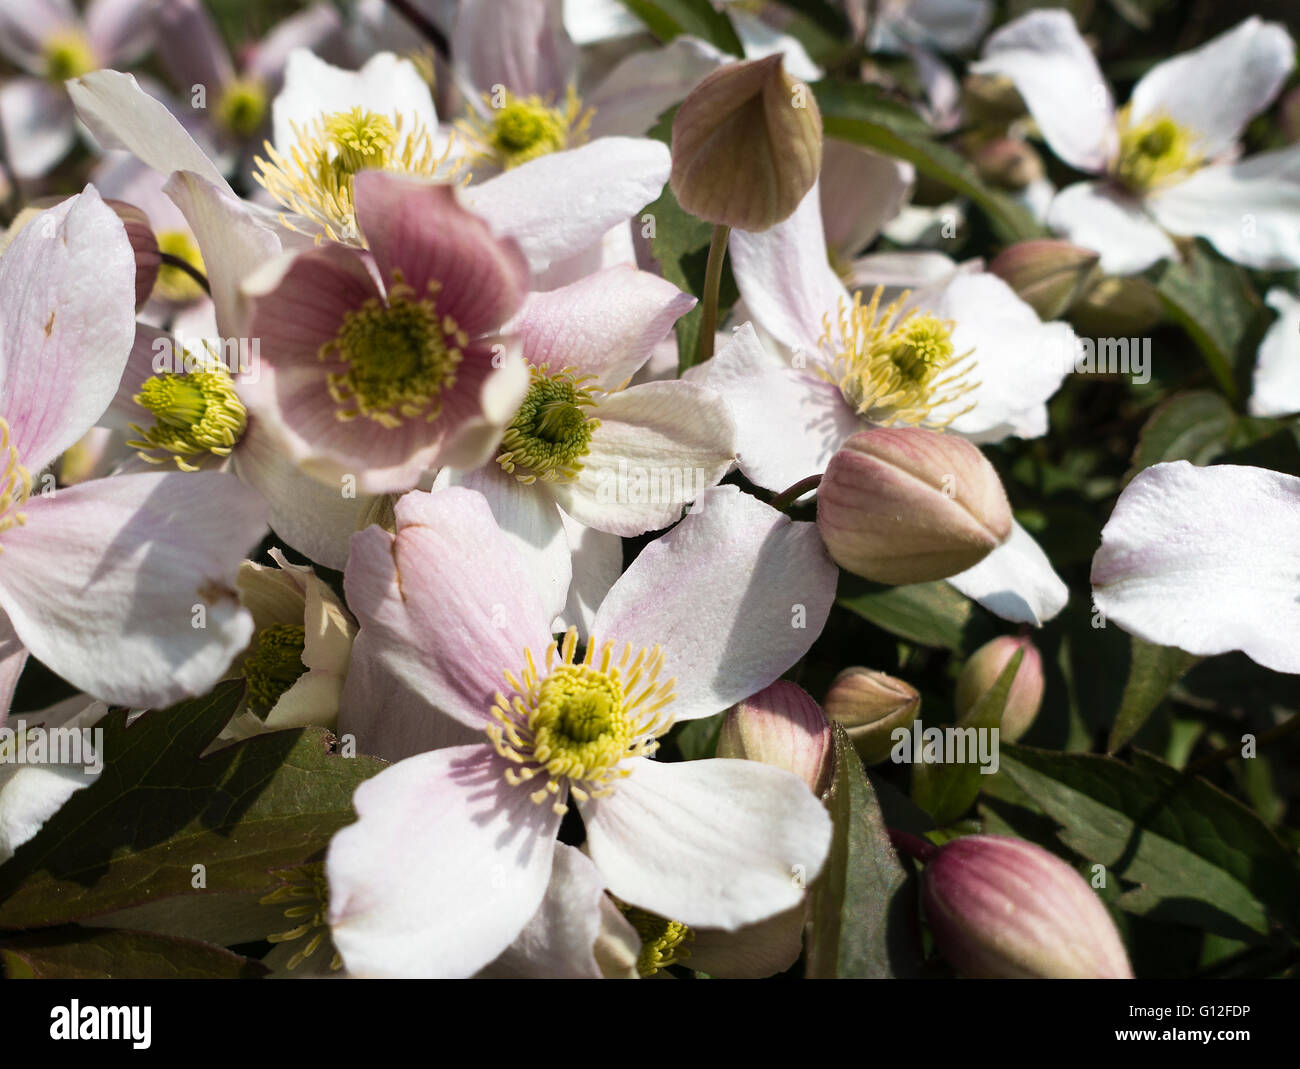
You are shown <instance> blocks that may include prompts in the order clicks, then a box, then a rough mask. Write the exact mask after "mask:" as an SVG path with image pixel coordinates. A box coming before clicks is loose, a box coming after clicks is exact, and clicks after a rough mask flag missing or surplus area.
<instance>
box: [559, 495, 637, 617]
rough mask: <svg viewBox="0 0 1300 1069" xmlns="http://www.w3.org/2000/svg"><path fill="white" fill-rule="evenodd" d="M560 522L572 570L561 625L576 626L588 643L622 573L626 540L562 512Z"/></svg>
mask: <svg viewBox="0 0 1300 1069" xmlns="http://www.w3.org/2000/svg"><path fill="white" fill-rule="evenodd" d="M560 519H561V520H562V521H563V523H564V532H565V536H566V538H567V540H568V543H569V553H570V561H571V563H572V568H573V579H572V581H571V582H570V583H569V600H568V602H567V603H566V604H565V606H564V619H563V621H562V623H563V625H564V627H566V628H568V627H576V628H577V629H578V637H579V638H581V639H582V640H584V641H585V640H586V638H587V636H588V635H590V634H591V625H592V623H593V622H594V621H595V619H596V610H597V609H599V608H600V603H601V602H602V601H604V600H605V595H606V594H608V593H609V591H610V588H611V587H613V585H614V584H615V583H616V582H618V577H619V576H620V575H621V574H622V573H623V539H621V538H619V536H618V535H612V534H606V533H605V532H604V531H593V530H592V529H591V528H590V527H584V526H582V524H580V523H579V522H578V521H577V520H575V519H573V518H571V517H569V516H566V515H564V513H563V512H561V513H560ZM557 630H558V629H557Z"/></svg>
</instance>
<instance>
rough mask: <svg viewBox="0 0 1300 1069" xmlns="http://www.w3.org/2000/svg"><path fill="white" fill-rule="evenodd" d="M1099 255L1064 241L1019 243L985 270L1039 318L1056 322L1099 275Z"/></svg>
mask: <svg viewBox="0 0 1300 1069" xmlns="http://www.w3.org/2000/svg"><path fill="white" fill-rule="evenodd" d="M1100 260H1101V256H1100V254H1098V253H1095V252H1093V251H1092V250H1091V249H1081V248H1079V247H1078V246H1077V245H1071V244H1070V243H1069V242H1068V241H1055V240H1052V239H1046V238H1045V239H1042V240H1036V241H1021V242H1018V243H1016V244H1015V245H1012V246H1010V247H1009V248H1006V249H1003V250H1002V252H1000V253H998V255H997V256H996V257H994V259H993V262H992V263H990V264H989V271H991V272H992V273H993V274H995V275H997V276H998V277H999V278H1001V279H1002V280H1003V281H1004V282H1006V284H1007V285H1008V286H1010V287H1011V288H1012V289H1013V290H1015V291H1016V296H1018V297H1019V298H1020V299H1021V300H1022V301H1024V302H1025V303H1026V304H1027V305H1029V306H1030V307H1031V308H1032V309H1033V310H1034V311H1035V312H1037V313H1038V317H1039V318H1040V319H1044V320H1048V319H1057V318H1059V317H1060V316H1063V315H1064V314H1065V313H1066V312H1068V311H1069V310H1070V308H1071V307H1073V305H1074V304H1075V302H1076V301H1078V300H1079V299H1080V298H1081V297H1082V296H1083V295H1084V294H1085V293H1087V292H1088V290H1089V289H1091V288H1092V285H1093V283H1095V282H1096V281H1097V279H1098V278H1099V277H1100V276H1101V271H1100V270H1099V268H1098V267H1097V264H1098V262H1099V261H1100Z"/></svg>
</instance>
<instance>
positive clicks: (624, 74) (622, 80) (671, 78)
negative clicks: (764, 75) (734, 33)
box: [585, 37, 730, 138]
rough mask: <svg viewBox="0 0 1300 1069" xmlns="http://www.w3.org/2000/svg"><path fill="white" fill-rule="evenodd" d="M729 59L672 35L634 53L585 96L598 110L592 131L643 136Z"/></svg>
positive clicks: (604, 134) (594, 133) (693, 40)
mask: <svg viewBox="0 0 1300 1069" xmlns="http://www.w3.org/2000/svg"><path fill="white" fill-rule="evenodd" d="M729 58H730V57H728V56H726V55H724V54H723V53H722V52H719V51H718V50H717V49H716V48H714V47H713V46H712V45H711V44H708V43H706V42H704V41H700V40H697V39H696V38H694V37H675V38H673V40H672V41H670V42H669V43H668V44H666V45H664V46H663V47H662V48H655V49H649V50H647V51H644V52H634V53H632V55H630V56H628V57H627V58H626V59H625V60H623V61H622V62H621V63H619V65H618V66H617V67H615V68H614V69H613V70H612V71H610V73H609V74H608V75H607V76H606V77H605V78H604V80H602V81H601V83H600V84H599V85H598V86H597V87H596V89H595V91H594V92H592V93H590V94H588V95H587V97H586V98H585V99H586V103H587V104H588V105H589V106H591V107H592V108H595V109H596V114H595V115H594V116H592V120H591V129H590V131H589V133H590V135H591V136H592V137H593V138H596V137H608V136H609V135H610V134H625V135H627V136H629V137H639V136H641V135H642V134H644V133H646V131H648V130H649V129H650V128H651V127H652V126H653V125H654V124H655V122H656V121H657V120H658V118H659V116H661V115H662V114H663V113H664V112H666V111H667V110H668V109H669V108H670V107H672V106H673V105H674V104H676V103H679V102H680V101H682V100H685V99H686V94H687V93H689V92H690V91H691V90H692V89H694V88H695V86H696V84H697V83H698V82H699V81H700V79H701V78H703V77H704V76H705V75H706V74H708V73H709V72H710V71H711V70H713V69H714V68H716V67H719V66H721V65H722V64H723V63H726V62H727V61H728V60H729Z"/></svg>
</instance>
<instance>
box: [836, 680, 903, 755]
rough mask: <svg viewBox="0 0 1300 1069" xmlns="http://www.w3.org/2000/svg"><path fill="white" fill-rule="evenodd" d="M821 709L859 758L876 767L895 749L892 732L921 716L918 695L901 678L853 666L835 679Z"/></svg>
mask: <svg viewBox="0 0 1300 1069" xmlns="http://www.w3.org/2000/svg"><path fill="white" fill-rule="evenodd" d="M822 708H824V709H825V710H826V715H827V716H828V717H830V718H831V719H832V720H834V721H835V722H836V723H837V724H839V725H840V726H841V727H843V728H844V730H845V731H846V732H847V733H848V736H849V739H850V740H852V742H853V746H854V749H856V750H857V751H858V756H859V757H861V758H862V760H863V761H864V762H865V763H866V764H868V765H878V764H880V762H882V761H884V760H885V759H886V758H888V757H889V752H890V750H892V749H893V747H894V740H893V738H892V735H893V733H894V731H895V730H896V729H897V728H906V727H910V726H911V724H912V721H913V720H915V719H916V718H917V717H918V716H919V715H920V713H921V695H920V693H919V692H918V691H917V689H916V688H915V687H913V686H912V685H911V684H910V683H904V682H903V681H902V680H901V679H895V678H894V677H893V676H890V675H886V674H885V673H884V672H877V671H874V670H873V669H870V668H859V667H856V666H855V667H852V668H846V669H844V671H842V672H841V673H840V674H839V675H837V676H836V677H835V679H834V681H833V682H832V683H831V688H830V690H828V691H827V692H826V698H825V700H824V701H823V702H822Z"/></svg>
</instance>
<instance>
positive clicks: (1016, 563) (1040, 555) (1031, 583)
mask: <svg viewBox="0 0 1300 1069" xmlns="http://www.w3.org/2000/svg"><path fill="white" fill-rule="evenodd" d="M948 582H950V583H951V584H952V585H953V586H955V587H956V588H957V589H958V590H960V591H961V592H962V593H963V594H965V595H966V596H967V597H968V598H971V599H973V600H975V601H978V602H979V603H980V604H981V605H983V606H984V608H986V609H988V610H989V612H991V613H993V614H995V615H997V616H1000V617H1002V619H1004V620H1010V621H1011V622H1012V623H1017V624H1033V625H1034V626H1035V627H1042V626H1043V624H1045V623H1046V622H1047V621H1048V620H1050V619H1052V617H1054V616H1055V615H1056V614H1057V613H1059V612H1060V611H1061V610H1062V609H1063V608H1065V603H1066V602H1067V601H1068V600H1069V598H1070V590H1069V587H1067V586H1066V585H1065V583H1064V582H1062V581H1061V577H1060V576H1058V575H1057V574H1056V572H1055V571H1053V569H1052V562H1051V561H1050V560H1048V559H1047V554H1046V553H1044V552H1043V551H1042V549H1041V547H1040V546H1039V545H1038V543H1037V542H1035V541H1034V539H1033V537H1032V536H1031V535H1030V534H1029V532H1028V531H1026V530H1025V529H1024V528H1023V527H1021V526H1020V524H1018V523H1016V522H1015V521H1014V520H1013V521H1012V523H1011V534H1010V535H1009V536H1008V537H1007V540H1006V541H1005V542H1003V543H1002V545H1000V546H998V548H997V549H995V550H994V551H993V552H992V553H990V554H989V555H988V556H987V557H985V558H984V559H983V560H982V561H980V562H979V563H978V564H977V565H975V567H973V568H968V569H966V571H964V572H962V573H961V574H960V575H954V576H953V577H952V578H950V579H949V580H948Z"/></svg>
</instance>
